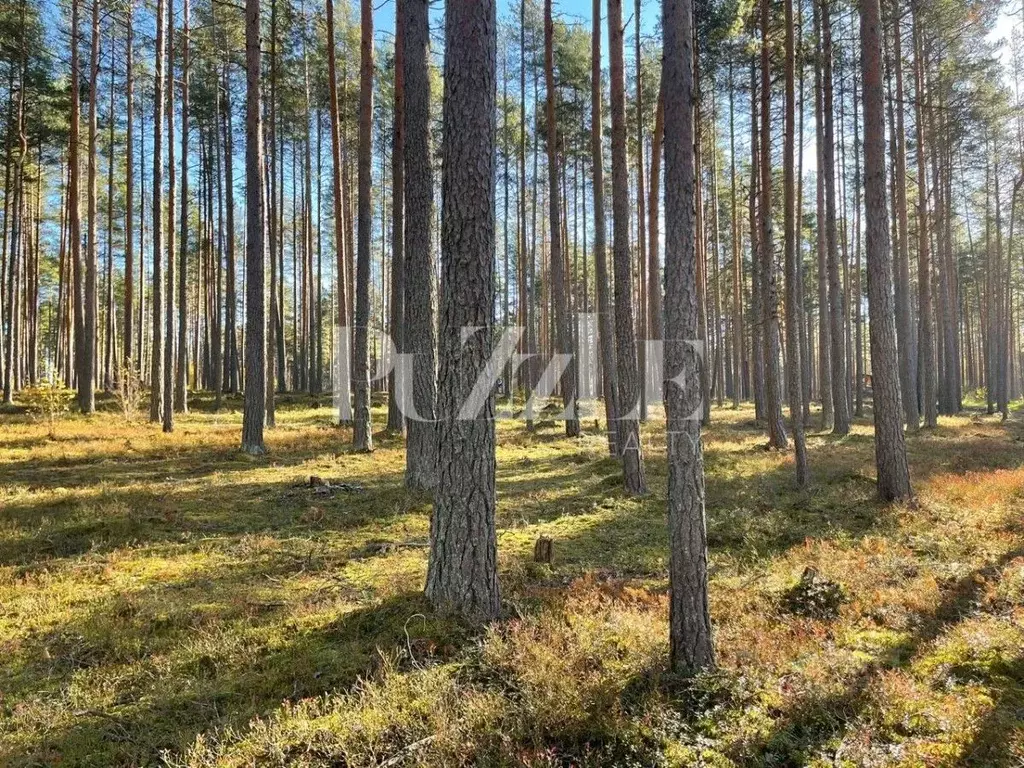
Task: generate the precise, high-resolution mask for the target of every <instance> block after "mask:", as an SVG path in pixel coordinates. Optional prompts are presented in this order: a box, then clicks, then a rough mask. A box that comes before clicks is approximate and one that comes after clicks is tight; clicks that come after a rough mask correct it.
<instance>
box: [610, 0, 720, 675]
mask: <svg viewBox="0 0 1024 768" xmlns="http://www.w3.org/2000/svg"><path fill="white" fill-rule="evenodd" d="M613 1H614V0H613ZM662 9H663V10H662V19H663V21H662V24H663V29H664V45H665V53H664V58H663V63H662V67H663V69H662V81H663V82H664V92H665V124H666V132H665V409H666V417H667V438H668V470H669V478H668V520H669V538H670V564H669V579H670V592H671V597H670V604H669V643H670V659H671V665H672V669H673V671H675V672H677V673H681V674H686V675H692V674H695V673H696V672H699V671H700V670H702V669H706V668H709V667H713V666H714V663H715V652H714V644H713V641H712V634H711V614H710V610H709V607H708V549H707V527H706V522H705V506H704V505H705V489H704V453H703V447H702V445H701V422H700V412H701V399H702V397H703V393H702V391H701V389H702V388H701V384H700V375H699V367H700V360H699V358H698V355H697V354H696V351H695V350H694V348H693V346H691V344H690V343H689V342H688V340H690V339H696V338H697V330H698V328H697V325H698V310H697V263H696V242H695V237H694V230H695V221H694V189H695V179H694V177H695V170H694V151H693V150H694V124H693V123H694V117H693V112H694V110H693V47H692V46H693V43H692V41H693V27H692V24H693V22H692V18H693V8H692V4H691V0H663V4H662Z"/></svg>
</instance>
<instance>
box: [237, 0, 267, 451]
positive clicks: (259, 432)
mask: <svg viewBox="0 0 1024 768" xmlns="http://www.w3.org/2000/svg"><path fill="white" fill-rule="evenodd" d="M260 43H261V40H260V0H245V85H246V103H245V211H246V215H245V273H246V275H245V282H246V284H245V291H246V299H245V408H244V410H243V412H242V450H243V451H245V452H246V453H249V454H253V455H259V454H262V453H265V451H266V449H265V448H264V447H263V422H264V419H265V418H266V393H265V392H264V389H265V387H266V386H267V345H266V329H267V316H266V285H265V278H264V270H265V266H266V260H265V258H264V247H265V234H264V219H263V156H262V155H263V125H262V114H261V112H262V108H261V106H260V79H261V77H262V74H263V73H262V71H261V70H262V66H261V64H260Z"/></svg>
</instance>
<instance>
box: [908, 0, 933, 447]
mask: <svg viewBox="0 0 1024 768" xmlns="http://www.w3.org/2000/svg"><path fill="white" fill-rule="evenodd" d="M913 10H914V76H915V83H916V87H915V100H914V101H915V108H916V119H915V121H914V122H915V123H916V124H917V230H918V265H917V283H918V301H919V303H920V306H919V309H918V314H919V318H918V333H919V334H920V337H921V341H920V347H921V353H920V359H921V361H922V362H921V365H920V366H919V368H920V371H921V402H922V403H923V404H924V426H925V427H927V428H929V429H934V428H935V427H937V426H938V421H939V414H938V402H937V396H936V391H935V390H936V381H935V362H934V361H935V336H934V331H933V322H934V320H933V314H932V264H931V235H930V234H929V226H928V225H929V221H928V166H927V157H928V152H927V149H926V146H925V103H924V99H925V64H924V32H923V30H922V29H921V24H922V23H923V22H922V20H921V3H920V0H915V2H914V4H913Z"/></svg>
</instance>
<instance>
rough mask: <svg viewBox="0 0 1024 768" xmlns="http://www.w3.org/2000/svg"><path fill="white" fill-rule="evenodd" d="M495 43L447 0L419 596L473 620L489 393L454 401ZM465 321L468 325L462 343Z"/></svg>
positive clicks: (487, 492)
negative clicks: (429, 447) (436, 290)
mask: <svg viewBox="0 0 1024 768" xmlns="http://www.w3.org/2000/svg"><path fill="white" fill-rule="evenodd" d="M424 5H425V3H424ZM496 48H497V19H496V10H495V3H494V0H449V2H448V4H447V8H446V14H445V61H444V89H445V92H444V117H443V120H444V138H443V148H442V180H441V187H442V197H441V199H442V201H443V203H442V205H443V210H442V214H441V254H442V256H441V261H442V263H441V331H440V342H441V345H440V360H441V366H440V381H439V388H438V419H439V434H438V438H439V439H438V483H437V492H436V495H435V500H434V516H433V518H432V520H431V529H430V563H429V567H428V571H427V585H426V593H427V597H428V598H429V599H430V601H431V603H433V604H434V606H436V607H439V608H445V609H448V610H453V611H455V612H457V613H459V614H462V615H463V616H466V617H468V618H470V619H479V620H488V619H493V618H495V617H497V615H498V613H499V611H500V608H501V597H500V593H499V589H498V571H497V535H496V532H495V524H494V509H495V494H494V474H495V459H494V443H495V438H494V411H495V406H494V395H493V393H488V395H487V396H486V398H485V399H484V401H483V402H480V403H469V410H470V412H468V413H466V412H463V407H464V404H465V403H466V401H467V398H468V397H469V395H470V393H471V392H472V390H473V388H474V385H475V383H476V380H477V378H478V377H479V376H480V374H481V373H483V372H485V371H486V369H487V366H488V364H489V362H490V357H491V348H492V338H491V331H492V326H493V320H492V315H493V310H494V247H495V235H494V215H495V211H494V193H495V143H496V142H495V133H496V124H497V119H496V115H495V107H496V95H495V85H496V79H497V65H496V62H495V54H496ZM406 85H407V86H410V85H411V83H409V82H408V81H407V82H406ZM466 328H471V329H474V331H475V332H473V333H472V334H470V335H469V337H468V339H466V340H465V342H463V338H462V336H463V330H464V329H466Z"/></svg>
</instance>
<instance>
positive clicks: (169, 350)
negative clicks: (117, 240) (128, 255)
mask: <svg viewBox="0 0 1024 768" xmlns="http://www.w3.org/2000/svg"><path fill="white" fill-rule="evenodd" d="M166 97H167V114H166V117H167V256H166V258H167V275H166V277H167V285H166V286H165V291H166V293H165V294H164V412H163V430H164V432H172V431H173V430H174V381H175V368H174V360H175V351H176V350H175V347H176V346H177V342H178V338H177V335H176V334H175V327H174V324H175V321H176V319H177V318H176V316H175V314H174V290H175V279H174V275H175V259H174V257H175V248H174V207H175V205H174V195H175V192H176V184H175V178H174V177H175V168H174V0H168V3H167V93H166ZM162 256H163V254H161V257H162ZM182 353H183V354H184V351H182Z"/></svg>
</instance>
